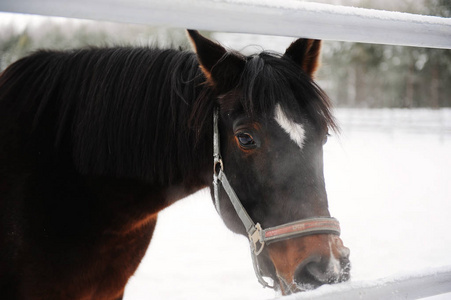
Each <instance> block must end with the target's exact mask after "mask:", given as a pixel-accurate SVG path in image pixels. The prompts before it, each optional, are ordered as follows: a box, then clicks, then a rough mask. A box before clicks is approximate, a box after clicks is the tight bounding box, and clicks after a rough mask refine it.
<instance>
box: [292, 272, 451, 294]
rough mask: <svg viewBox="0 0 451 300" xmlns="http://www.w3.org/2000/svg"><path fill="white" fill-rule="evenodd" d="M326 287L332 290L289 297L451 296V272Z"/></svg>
mask: <svg viewBox="0 0 451 300" xmlns="http://www.w3.org/2000/svg"><path fill="white" fill-rule="evenodd" d="M336 287H339V286H326V288H329V291H327V292H324V291H323V290H321V289H319V290H315V291H312V292H306V293H300V294H296V295H293V296H291V297H287V300H304V299H309V300H349V299H362V300H378V299H404V300H408V299H421V298H425V297H430V296H434V295H440V294H445V293H446V294H447V295H446V297H445V296H444V297H443V299H449V298H448V297H451V294H448V293H450V292H451V271H445V272H437V273H435V274H429V275H418V276H412V277H408V278H404V279H392V280H389V281H388V282H384V281H381V282H374V283H373V284H365V283H361V284H360V285H359V284H348V285H346V286H344V288H341V289H337V288H336Z"/></svg>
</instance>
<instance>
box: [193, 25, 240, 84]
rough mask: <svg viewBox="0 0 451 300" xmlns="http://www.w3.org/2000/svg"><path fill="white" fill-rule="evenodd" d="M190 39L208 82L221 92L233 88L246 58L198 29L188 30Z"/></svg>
mask: <svg viewBox="0 0 451 300" xmlns="http://www.w3.org/2000/svg"><path fill="white" fill-rule="evenodd" d="M188 34H189V37H190V40H191V42H192V44H193V46H194V49H195V51H196V54H197V59H198V60H199V64H200V68H201V69H202V72H203V73H204V75H205V77H206V78H207V82H208V83H209V84H210V85H211V86H213V87H215V88H216V89H217V90H218V91H219V92H227V91H229V90H231V89H232V88H233V87H234V86H235V85H236V84H237V82H238V79H239V76H240V75H241V73H242V72H243V69H244V64H245V60H244V58H243V57H242V56H240V55H239V54H236V53H232V52H228V51H227V50H226V49H225V48H224V47H222V46H221V45H219V44H218V43H215V42H213V41H210V40H209V39H207V38H205V37H203V36H202V35H201V34H200V33H199V32H198V31H197V30H188Z"/></svg>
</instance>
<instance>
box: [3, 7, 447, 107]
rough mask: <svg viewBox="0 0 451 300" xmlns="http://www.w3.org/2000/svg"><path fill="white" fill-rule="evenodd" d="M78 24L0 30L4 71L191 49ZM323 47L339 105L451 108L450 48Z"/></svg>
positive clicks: (116, 27) (152, 33) (141, 31)
mask: <svg viewBox="0 0 451 300" xmlns="http://www.w3.org/2000/svg"><path fill="white" fill-rule="evenodd" d="M319 1H323V2H329V3H330V1H332V0H319ZM335 2H336V3H334V4H345V5H347V4H348V5H349V4H350V5H356V4H357V6H361V7H367V8H379V9H380V8H381V7H377V6H376V5H384V6H385V7H386V6H387V5H388V6H389V5H395V7H393V10H400V11H405V12H412V13H422V14H425V15H435V16H442V17H448V18H449V17H451V1H449V0H423V1H417V0H399V1H391V0H390V1H388V0H387V1H385V0H379V1H376V2H375V1H369V0H335ZM357 2H358V3H357ZM393 3H395V4H393ZM74 22H75V23H76V24H75V25H74V24H72V23H70V22H69V23H64V26H61V25H58V24H55V23H51V22H47V23H44V24H40V25H39V26H35V27H33V28H32V27H31V26H30V28H26V29H24V30H21V31H19V32H18V31H17V30H15V29H14V28H13V27H12V26H10V27H4V28H0V71H1V70H3V69H5V68H6V67H7V66H8V65H9V64H10V63H12V62H14V61H15V60H17V59H18V58H20V57H22V56H24V55H26V54H28V53H29V52H30V51H33V50H34V49H42V48H44V49H46V48H47V49H70V48H77V47H84V46H108V45H124V44H125V45H149V44H157V45H164V46H168V45H169V46H171V45H173V46H180V45H182V47H183V48H187V47H189V46H188V43H187V39H186V35H185V32H184V31H183V30H181V29H167V28H155V27H149V26H140V25H125V24H117V23H109V24H108V23H100V22H92V21H84V22H81V23H77V21H74ZM78 22H80V21H78ZM80 24H81V25H80ZM323 45H324V46H323V67H322V68H321V69H320V72H319V74H318V79H319V81H320V82H321V83H320V85H321V86H322V87H324V89H325V90H326V92H327V93H328V94H329V96H330V97H331V99H332V101H333V102H334V104H335V105H336V106H339V107H340V106H341V107H343V106H344V107H433V108H437V107H451V96H450V95H451V50H442V49H430V48H416V47H403V46H390V45H376V44H363V43H349V42H331V41H326V42H325V43H324V44H323Z"/></svg>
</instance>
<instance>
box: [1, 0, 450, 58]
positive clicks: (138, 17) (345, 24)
mask: <svg viewBox="0 0 451 300" xmlns="http://www.w3.org/2000/svg"><path fill="white" fill-rule="evenodd" d="M0 11H4V12H17V13H27V14H39V15H47V16H60V17H68V18H81V19H92V20H100V21H114V22H126V23H138V24H149V25H163V26H170V27H182V28H193V29H203V30H211V31H223V32H241V33H254V34H268V35H282V36H292V37H307V38H317V39H324V40H340V41H352V42H364V43H376V44H392V45H406V46H420V47H433V48H448V49H451V19H449V18H440V17H432V16H422V15H414V14H407V13H400V12H389V11H380V10H371V9H363V8H354V7H344V6H336V5H329V4H320V3H309V2H300V1H293V0H278V1H273V0H165V1H160V0H146V1H144V0H78V1H60V0H40V1H35V0H2V1H1V2H0Z"/></svg>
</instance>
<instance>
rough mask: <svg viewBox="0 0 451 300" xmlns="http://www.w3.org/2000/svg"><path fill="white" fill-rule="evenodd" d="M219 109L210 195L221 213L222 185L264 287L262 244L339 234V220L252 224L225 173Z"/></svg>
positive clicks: (324, 218)
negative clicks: (261, 256)
mask: <svg viewBox="0 0 451 300" xmlns="http://www.w3.org/2000/svg"><path fill="white" fill-rule="evenodd" d="M218 119H219V109H218V108H215V111H214V114H213V158H214V169H213V189H214V190H213V195H214V202H215V207H216V210H217V212H218V214H219V215H221V206H220V203H219V187H220V184H222V187H223V189H224V191H225V192H226V193H227V195H228V197H229V199H230V202H231V203H232V205H233V208H234V209H235V211H236V213H237V215H238V217H239V218H240V220H241V222H242V223H243V225H244V228H245V229H246V232H247V234H248V238H249V243H250V248H251V256H252V263H253V266H254V271H255V275H256V276H257V279H258V282H260V283H261V284H262V285H263V287H271V288H274V286H270V285H269V284H268V283H267V282H266V281H265V280H264V279H263V275H262V272H261V269H260V267H259V265H258V260H257V256H258V255H259V254H260V253H261V252H262V251H263V248H264V247H265V244H269V243H272V242H277V241H281V240H285V239H289V238H292V237H295V236H296V237H299V236H306V235H313V234H336V235H340V223H339V222H338V220H336V219H335V218H329V217H319V218H309V219H303V220H299V221H295V222H291V223H286V224H283V225H279V226H275V227H270V228H267V229H262V227H261V226H260V224H259V223H255V222H254V221H253V220H252V218H251V217H250V216H249V214H248V213H247V211H246V209H245V208H244V206H243V204H242V203H241V201H240V199H239V198H238V196H237V195H236V193H235V191H234V190H233V188H232V186H231V185H230V183H229V180H228V179H227V176H226V174H225V173H224V163H223V161H222V158H221V152H220V144H219V127H218Z"/></svg>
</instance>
